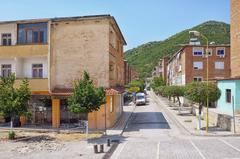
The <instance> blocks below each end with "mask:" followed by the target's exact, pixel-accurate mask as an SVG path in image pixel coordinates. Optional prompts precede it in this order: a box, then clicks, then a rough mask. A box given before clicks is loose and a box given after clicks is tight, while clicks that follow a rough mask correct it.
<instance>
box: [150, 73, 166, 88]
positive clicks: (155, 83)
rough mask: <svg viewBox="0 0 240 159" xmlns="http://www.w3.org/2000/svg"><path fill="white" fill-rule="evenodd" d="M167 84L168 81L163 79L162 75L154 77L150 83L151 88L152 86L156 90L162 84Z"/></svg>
mask: <svg viewBox="0 0 240 159" xmlns="http://www.w3.org/2000/svg"><path fill="white" fill-rule="evenodd" d="M165 85H166V83H165V81H164V80H163V78H162V76H160V77H154V78H153V80H152V82H151V84H150V86H151V88H152V89H153V90H154V91H156V90H157V88H158V87H160V86H165Z"/></svg>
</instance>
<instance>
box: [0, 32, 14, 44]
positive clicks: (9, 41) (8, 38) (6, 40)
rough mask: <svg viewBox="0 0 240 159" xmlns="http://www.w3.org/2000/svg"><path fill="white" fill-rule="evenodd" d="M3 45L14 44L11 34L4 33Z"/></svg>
mask: <svg viewBox="0 0 240 159" xmlns="http://www.w3.org/2000/svg"><path fill="white" fill-rule="evenodd" d="M2 45H4V46H7V45H12V39H11V34H2Z"/></svg>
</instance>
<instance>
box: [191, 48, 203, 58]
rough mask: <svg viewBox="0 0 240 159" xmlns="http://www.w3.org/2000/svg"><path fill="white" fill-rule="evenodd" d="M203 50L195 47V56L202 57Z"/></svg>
mask: <svg viewBox="0 0 240 159" xmlns="http://www.w3.org/2000/svg"><path fill="white" fill-rule="evenodd" d="M202 55H203V48H202V47H194V48H193V56H202Z"/></svg>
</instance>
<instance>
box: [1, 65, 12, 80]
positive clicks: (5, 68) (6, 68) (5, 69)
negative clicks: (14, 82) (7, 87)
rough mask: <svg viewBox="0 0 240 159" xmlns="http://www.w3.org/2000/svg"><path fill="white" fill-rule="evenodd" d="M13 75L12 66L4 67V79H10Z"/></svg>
mask: <svg viewBox="0 0 240 159" xmlns="http://www.w3.org/2000/svg"><path fill="white" fill-rule="evenodd" d="M11 73H12V65H10V64H6V65H2V77H8V76H9V75H10V74H11Z"/></svg>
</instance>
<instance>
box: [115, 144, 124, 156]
mask: <svg viewBox="0 0 240 159" xmlns="http://www.w3.org/2000/svg"><path fill="white" fill-rule="evenodd" d="M126 144H127V141H126V142H125V143H123V144H122V146H121V148H120V150H119V151H117V154H116V157H115V158H116V159H118V158H119V156H120V154H121V153H122V151H123V149H124V147H125V146H126Z"/></svg>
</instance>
